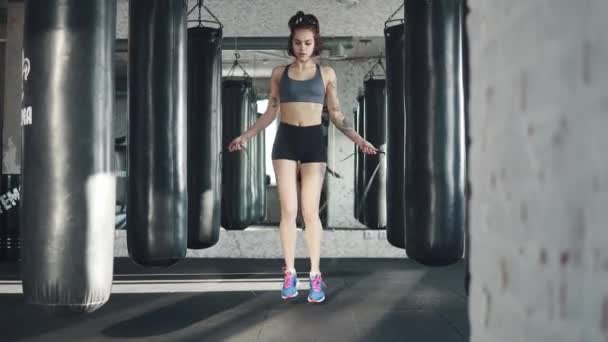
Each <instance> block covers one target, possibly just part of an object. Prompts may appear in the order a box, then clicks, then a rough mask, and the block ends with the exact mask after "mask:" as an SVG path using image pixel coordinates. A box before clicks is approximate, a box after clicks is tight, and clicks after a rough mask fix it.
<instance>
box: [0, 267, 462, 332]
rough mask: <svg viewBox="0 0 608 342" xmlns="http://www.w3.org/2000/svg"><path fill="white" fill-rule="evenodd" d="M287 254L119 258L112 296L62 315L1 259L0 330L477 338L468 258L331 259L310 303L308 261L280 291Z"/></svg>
mask: <svg viewBox="0 0 608 342" xmlns="http://www.w3.org/2000/svg"><path fill="white" fill-rule="evenodd" d="M281 265H282V262H281V260H275V259H272V260H268V259H203V258H191V259H186V260H184V261H182V262H180V263H178V264H176V265H174V266H172V267H169V268H166V269H159V268H143V267H140V266H138V265H135V264H134V263H133V262H131V261H130V260H129V259H127V258H117V259H116V262H115V266H114V273H115V277H114V285H113V288H112V295H111V297H110V300H109V302H107V303H106V304H105V305H104V306H103V307H101V308H100V309H99V310H97V311H96V312H94V313H91V314H88V315H76V316H71V317H56V316H51V315H48V314H45V313H43V312H40V311H38V310H35V309H34V308H32V307H30V306H28V305H25V304H24V301H23V295H22V294H21V293H20V292H21V285H20V282H19V281H18V279H19V276H18V275H19V264H18V263H1V264H0V332H1V333H0V336H2V338H1V339H0V340H2V341H4V342H8V341H123V340H128V341H264V342H270V341H290V342H299V341H349V342H350V341H374V342H375V341H382V342H384V341H408V342H419V341H420V342H435V341H437V342H451V341H468V340H469V321H468V313H467V297H466V294H465V292H464V288H463V278H464V263H462V262H460V263H457V264H455V265H452V266H447V267H440V268H429V267H424V266H421V265H419V264H417V263H415V262H413V261H411V260H408V259H371V258H370V259H342V258H341V259H323V260H322V263H321V266H322V271H323V274H324V278H325V282H326V283H327V285H328V286H329V287H328V289H327V296H328V297H327V300H326V301H325V302H324V303H322V304H315V305H313V304H309V303H307V301H306V295H307V293H308V291H307V289H308V277H307V273H306V272H303V271H305V270H306V265H307V261H306V260H300V259H298V262H297V263H296V268H297V269H298V274H299V278H300V282H301V284H300V285H301V286H300V289H301V290H300V295H299V296H298V298H296V299H294V300H292V301H290V302H284V301H283V300H282V299H281V298H280V293H279V289H280V286H281V280H282V275H281V272H280V270H281Z"/></svg>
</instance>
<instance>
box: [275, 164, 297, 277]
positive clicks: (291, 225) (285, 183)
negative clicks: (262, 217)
mask: <svg viewBox="0 0 608 342" xmlns="http://www.w3.org/2000/svg"><path fill="white" fill-rule="evenodd" d="M272 165H273V167H274V173H275V175H276V178H277V188H278V191H279V202H280V205H281V222H280V225H279V234H280V236H281V247H282V248H283V257H284V258H285V267H286V268H287V269H288V270H294V269H295V264H294V263H295V254H296V236H297V235H296V216H297V215H298V197H297V196H298V195H297V184H296V162H295V161H293V160H288V159H276V160H273V161H272Z"/></svg>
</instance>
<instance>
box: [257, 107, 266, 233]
mask: <svg viewBox="0 0 608 342" xmlns="http://www.w3.org/2000/svg"><path fill="white" fill-rule="evenodd" d="M256 107H257V106H256ZM256 112H257V110H256ZM255 117H256V120H257V118H258V117H259V116H258V114H257V113H256V116H255ZM256 139H258V141H257V153H258V158H257V159H256V162H257V163H258V173H257V186H258V192H259V193H258V201H257V202H256V207H257V216H256V217H255V221H256V222H262V221H264V219H266V184H265V181H264V180H265V178H266V157H265V151H266V137H265V132H264V131H262V132H259V133H258V134H257V136H256Z"/></svg>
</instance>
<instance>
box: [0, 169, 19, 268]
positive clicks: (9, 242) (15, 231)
mask: <svg viewBox="0 0 608 342" xmlns="http://www.w3.org/2000/svg"><path fill="white" fill-rule="evenodd" d="M19 177H20V176H19V175H18V174H3V175H2V180H1V181H0V231H2V235H3V236H2V237H3V240H4V241H3V251H2V256H1V257H0V260H5V261H17V260H19V254H20V250H21V237H20V236H19V231H20V229H19V216H20V215H19V202H20V197H21V196H20V193H19Z"/></svg>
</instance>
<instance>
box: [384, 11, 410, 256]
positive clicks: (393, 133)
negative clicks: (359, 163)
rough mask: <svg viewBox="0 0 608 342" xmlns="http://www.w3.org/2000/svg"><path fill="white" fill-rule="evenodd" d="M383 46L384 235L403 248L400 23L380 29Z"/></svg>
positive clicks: (403, 150) (401, 58)
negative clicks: (384, 125) (384, 126)
mask: <svg viewBox="0 0 608 342" xmlns="http://www.w3.org/2000/svg"><path fill="white" fill-rule="evenodd" d="M384 38H385V46H386V102H387V111H386V127H387V130H386V142H387V143H386V146H387V147H386V151H387V155H388V156H390V157H389V158H387V160H386V212H387V215H386V238H387V240H388V242H389V243H390V244H391V245H393V246H395V247H399V248H405V96H404V95H405V94H404V92H403V87H404V86H405V82H404V80H403V62H404V59H403V49H404V46H403V44H404V40H403V38H404V36H403V23H401V24H399V25H394V26H390V27H387V28H385V29H384Z"/></svg>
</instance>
